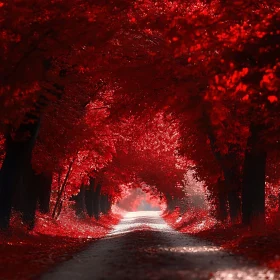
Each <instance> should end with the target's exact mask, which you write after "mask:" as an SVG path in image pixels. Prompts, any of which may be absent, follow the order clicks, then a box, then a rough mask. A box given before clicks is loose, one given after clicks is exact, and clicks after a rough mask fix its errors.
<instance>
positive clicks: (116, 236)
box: [41, 211, 280, 280]
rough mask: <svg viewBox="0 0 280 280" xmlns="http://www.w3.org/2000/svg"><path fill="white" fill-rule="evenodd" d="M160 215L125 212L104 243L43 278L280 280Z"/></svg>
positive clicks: (101, 242)
mask: <svg viewBox="0 0 280 280" xmlns="http://www.w3.org/2000/svg"><path fill="white" fill-rule="evenodd" d="M160 214H161V213H160V212H158V211H140V212H129V213H127V214H126V215H125V217H124V218H123V219H122V221H121V222H120V223H119V224H118V225H117V226H116V227H115V229H114V230H113V231H112V232H111V233H110V234H109V235H107V236H106V237H105V238H104V239H102V240H99V241H97V242H96V243H94V244H92V245H91V246H90V247H89V248H88V249H86V250H85V251H83V252H81V253H79V254H77V255H76V256H74V258H73V259H71V260H69V261H67V262H64V263H62V264H61V265H59V266H57V267H56V268H54V269H53V270H52V271H50V272H49V273H47V274H45V275H44V276H43V277H42V278H41V279H42V280H71V279H73V280H90V279H91V280H97V279H98V280H99V279H100V280H101V279H104V280H105V279H119V280H126V279H133V280H137V279H151V280H156V279H158V280H164V279H168V280H170V279H174V280H176V279H217V280H218V279H219V280H220V279H246V280H249V279H251V280H253V279H254V280H255V279H280V276H278V275H277V274H276V273H275V272H273V271H271V270H268V269H266V268H263V267H259V266H257V265H255V264H253V263H250V262H248V261H246V260H244V259H242V258H241V257H238V256H234V255H232V254H230V253H227V252H225V251H223V250H222V249H221V248H220V247H218V246H214V245H213V244H211V243H209V242H207V241H204V240H201V239H197V238H194V237H191V236H188V235H185V234H182V233H180V232H176V231H174V230H173V229H172V228H170V227H169V226H168V225H167V224H166V222H165V221H164V220H163V219H162V218H161V216H160Z"/></svg>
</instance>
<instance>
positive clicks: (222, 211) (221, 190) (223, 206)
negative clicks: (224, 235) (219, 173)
mask: <svg viewBox="0 0 280 280" xmlns="http://www.w3.org/2000/svg"><path fill="white" fill-rule="evenodd" d="M217 189H218V209H217V210H218V211H217V219H218V220H219V221H221V222H225V221H226V220H227V218H228V210H227V202H228V200H227V191H226V190H225V181H224V180H221V179H219V180H218V182H217Z"/></svg>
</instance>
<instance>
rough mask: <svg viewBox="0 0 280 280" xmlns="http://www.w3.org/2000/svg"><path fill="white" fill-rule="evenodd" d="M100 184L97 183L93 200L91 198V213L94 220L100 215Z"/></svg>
mask: <svg viewBox="0 0 280 280" xmlns="http://www.w3.org/2000/svg"><path fill="white" fill-rule="evenodd" d="M101 187H102V186H101V184H100V183H97V185H96V189H95V192H94V200H93V214H94V217H95V219H96V220H98V219H99V215H100V193H101Z"/></svg>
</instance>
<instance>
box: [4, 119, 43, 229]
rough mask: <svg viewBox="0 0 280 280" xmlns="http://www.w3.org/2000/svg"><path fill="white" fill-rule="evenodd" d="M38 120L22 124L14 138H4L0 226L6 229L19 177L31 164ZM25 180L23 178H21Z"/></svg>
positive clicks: (37, 130)
mask: <svg viewBox="0 0 280 280" xmlns="http://www.w3.org/2000/svg"><path fill="white" fill-rule="evenodd" d="M39 127H40V122H39V121H38V120H35V122H34V123H30V124H22V125H21V126H20V127H19V129H18V130H17V131H16V135H15V139H12V138H11V136H10V135H8V136H7V139H6V145H7V146H6V156H5V159H4V162H3V165H2V169H1V174H0V228H1V229H7V228H8V226H9V222H10V216H11V209H12V200H13V196H14V193H15V190H16V185H17V184H18V183H19V179H20V177H21V176H22V175H23V176H24V172H25V170H26V168H27V169H28V167H29V166H30V165H31V155H32V150H33V147H34V145H35V141H36V138H37V135H38V132H39ZM23 181H25V180H23Z"/></svg>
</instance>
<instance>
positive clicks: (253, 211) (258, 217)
mask: <svg viewBox="0 0 280 280" xmlns="http://www.w3.org/2000/svg"><path fill="white" fill-rule="evenodd" d="M260 132H261V129H260V127H257V126H253V125H252V126H251V135H250V137H249V138H248V142H247V149H246V153H245V161H244V170H243V184H242V222H243V224H244V225H251V226H252V227H254V228H255V227H258V228H262V227H264V225H265V168H266V152H265V151H264V150H263V149H262V147H261V146H260V144H259V135H260Z"/></svg>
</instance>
